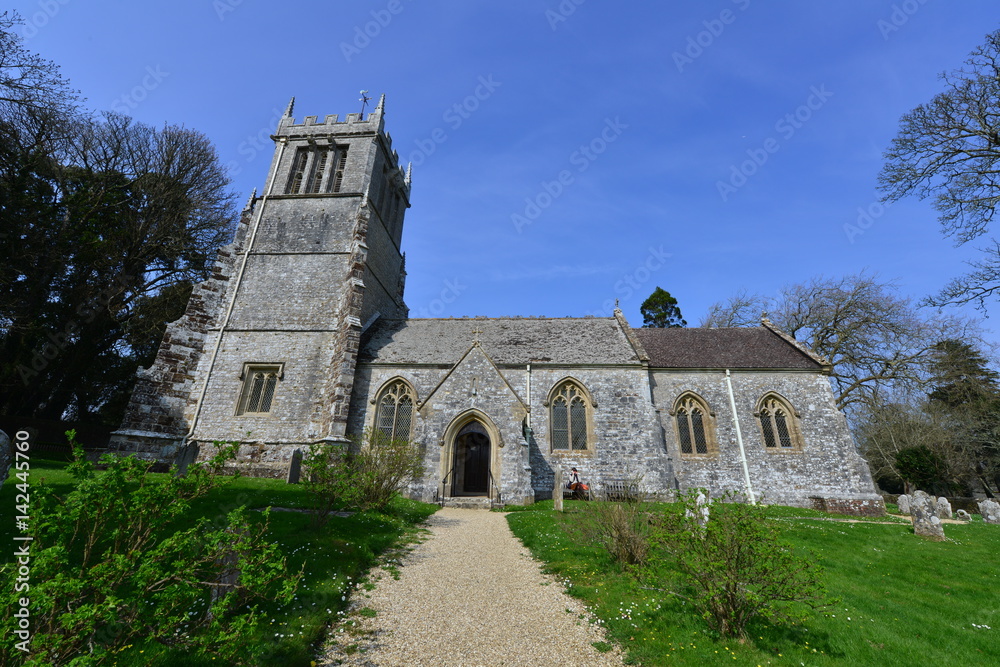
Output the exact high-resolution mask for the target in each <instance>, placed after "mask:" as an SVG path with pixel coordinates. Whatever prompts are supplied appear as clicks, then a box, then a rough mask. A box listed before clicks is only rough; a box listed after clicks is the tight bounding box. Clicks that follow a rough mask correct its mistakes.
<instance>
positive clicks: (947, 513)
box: [934, 496, 952, 519]
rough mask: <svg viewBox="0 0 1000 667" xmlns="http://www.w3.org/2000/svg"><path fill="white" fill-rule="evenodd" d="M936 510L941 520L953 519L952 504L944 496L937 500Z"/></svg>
mask: <svg viewBox="0 0 1000 667" xmlns="http://www.w3.org/2000/svg"><path fill="white" fill-rule="evenodd" d="M934 509H935V511H936V512H937V516H938V518H939V519H950V518H951V517H952V514H951V503H949V502H948V499H947V498H945V497H944V496H942V497H940V498H938V499H937V505H935V507H934Z"/></svg>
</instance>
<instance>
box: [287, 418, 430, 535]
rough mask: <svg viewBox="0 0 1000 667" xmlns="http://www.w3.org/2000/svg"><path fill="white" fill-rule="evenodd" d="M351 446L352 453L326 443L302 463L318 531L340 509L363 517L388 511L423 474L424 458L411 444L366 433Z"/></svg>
mask: <svg viewBox="0 0 1000 667" xmlns="http://www.w3.org/2000/svg"><path fill="white" fill-rule="evenodd" d="M351 444H352V446H351V447H350V449H346V448H344V447H342V446H341V445H338V444H331V443H327V442H322V443H317V444H314V445H311V446H310V448H309V455H308V457H307V458H306V460H305V461H304V462H303V466H304V468H305V470H306V488H308V489H309V491H310V492H311V493H312V495H313V498H314V504H313V517H314V522H315V523H316V524H317V525H323V524H324V523H326V521H327V519H328V518H329V516H330V513H331V512H332V511H333V510H334V509H335V508H336V507H340V506H343V507H350V508H353V509H357V510H359V511H362V512H364V511H367V510H378V511H381V510H384V509H385V508H386V507H387V506H388V505H389V503H390V502H392V499H393V498H394V497H395V496H396V494H397V493H399V492H400V491H402V490H403V489H404V488H406V485H407V484H409V483H410V482H411V481H413V480H414V479H416V478H417V477H419V476H420V475H422V474H423V455H422V453H421V452H420V449H419V448H418V447H417V446H416V445H415V444H414V443H412V442H409V441H407V440H393V439H391V438H389V437H388V436H387V435H385V434H384V433H382V432H381V431H378V430H366V431H365V433H364V434H363V435H361V436H355V437H353V438H352V442H351Z"/></svg>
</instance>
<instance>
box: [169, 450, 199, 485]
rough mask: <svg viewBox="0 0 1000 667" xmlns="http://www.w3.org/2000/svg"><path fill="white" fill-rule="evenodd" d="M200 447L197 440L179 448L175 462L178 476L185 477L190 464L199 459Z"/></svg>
mask: <svg viewBox="0 0 1000 667" xmlns="http://www.w3.org/2000/svg"><path fill="white" fill-rule="evenodd" d="M198 452H199V447H198V443H197V442H189V443H188V444H186V445H184V446H183V447H181V448H180V449H178V450H177V456H175V457H174V464H175V465H176V466H177V476H178V477H183V476H184V475H186V474H187V470H188V466H189V465H191V464H192V463H194V462H195V461H196V460H197V459H198Z"/></svg>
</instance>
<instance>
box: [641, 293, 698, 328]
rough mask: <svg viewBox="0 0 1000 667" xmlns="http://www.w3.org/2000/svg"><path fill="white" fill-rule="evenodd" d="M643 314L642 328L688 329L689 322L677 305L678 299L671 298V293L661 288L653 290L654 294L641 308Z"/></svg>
mask: <svg viewBox="0 0 1000 667" xmlns="http://www.w3.org/2000/svg"><path fill="white" fill-rule="evenodd" d="M639 312H641V313H642V326H644V327H656V328H660V329H666V328H670V327H686V326H687V322H686V321H685V320H684V317H683V316H682V315H681V309H680V307H679V306H678V305H677V299H675V298H674V297H672V296H670V292H668V291H666V290H665V289H663V288H661V287H657V288H656V289H655V290H653V293H652V294H650V295H649V297H648V298H647V299H646V300H645V301H643V302H642V305H641V306H639Z"/></svg>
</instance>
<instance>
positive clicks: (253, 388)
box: [236, 363, 282, 415]
mask: <svg viewBox="0 0 1000 667" xmlns="http://www.w3.org/2000/svg"><path fill="white" fill-rule="evenodd" d="M281 372H282V364H250V363H248V364H243V375H242V376H241V377H242V379H243V388H242V390H241V391H240V398H239V402H238V403H237V405H236V414H237V415H263V414H268V413H269V412H271V404H272V403H273V401H274V392H275V390H276V389H277V386H278V380H280V379H281Z"/></svg>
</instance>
